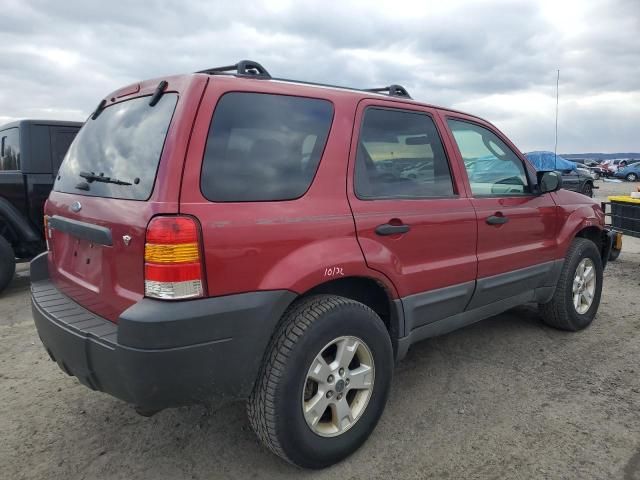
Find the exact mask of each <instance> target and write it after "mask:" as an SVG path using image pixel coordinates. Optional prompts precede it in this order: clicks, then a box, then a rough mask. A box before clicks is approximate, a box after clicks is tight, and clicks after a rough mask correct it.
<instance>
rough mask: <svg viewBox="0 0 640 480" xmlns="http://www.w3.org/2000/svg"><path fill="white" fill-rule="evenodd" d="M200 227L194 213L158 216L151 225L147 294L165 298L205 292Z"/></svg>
mask: <svg viewBox="0 0 640 480" xmlns="http://www.w3.org/2000/svg"><path fill="white" fill-rule="evenodd" d="M203 272H204V269H203V267H202V258H201V255H200V230H199V228H198V224H197V223H196V220H195V219H193V218H191V217H179V216H163V217H155V218H153V219H152V220H151V222H149V225H148V226H147V239H146V243H145V264H144V284H145V295H146V296H147V297H152V298H160V299H164V300H179V299H185V298H196V297H202V296H204V278H203V277H204V275H203Z"/></svg>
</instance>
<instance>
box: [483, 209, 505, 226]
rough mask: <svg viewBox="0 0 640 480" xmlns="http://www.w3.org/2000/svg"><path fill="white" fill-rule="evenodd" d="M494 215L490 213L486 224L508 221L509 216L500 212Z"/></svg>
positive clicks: (502, 223)
mask: <svg viewBox="0 0 640 480" xmlns="http://www.w3.org/2000/svg"><path fill="white" fill-rule="evenodd" d="M497 213H498V214H499V215H498V214H496V215H491V216H489V217H487V224H489V225H504V224H505V223H507V222H508V221H509V217H505V216H504V215H502V214H501V213H500V212H497Z"/></svg>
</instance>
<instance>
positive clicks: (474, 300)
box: [31, 61, 612, 468]
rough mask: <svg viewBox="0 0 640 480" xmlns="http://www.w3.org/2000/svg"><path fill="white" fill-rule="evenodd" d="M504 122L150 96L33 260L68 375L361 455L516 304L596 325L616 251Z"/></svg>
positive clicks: (299, 442) (58, 189) (94, 147)
mask: <svg viewBox="0 0 640 480" xmlns="http://www.w3.org/2000/svg"><path fill="white" fill-rule="evenodd" d="M560 184H561V181H560V179H559V177H558V175H557V174H556V173H553V172H538V173H537V174H536V172H535V171H534V170H533V168H532V167H531V166H530V165H529V164H528V163H527V160H526V159H525V158H524V157H523V155H522V154H521V153H520V152H519V151H518V150H517V149H516V148H515V147H514V146H513V144H512V143H511V142H510V141H509V140H508V139H507V138H506V137H505V136H504V135H503V134H502V133H500V132H499V131H498V130H497V129H496V128H495V127H494V126H493V125H491V124H490V123H488V122H486V121H484V120H482V119H480V118H478V117H475V116H472V115H468V114H464V113H460V112H456V111H453V110H449V109H444V108H440V107H434V106H432V105H427V104H423V103H419V102H416V101H413V100H412V99H411V98H410V97H409V94H408V93H407V91H406V90H405V89H404V88H402V87H401V86H398V85H391V86H389V87H386V88H384V89H371V90H357V89H350V88H342V87H335V86H329V85H319V84H312V83H306V82H297V81H291V80H284V79H276V78H272V77H271V76H270V75H269V74H268V72H267V71H266V70H265V69H264V68H263V67H262V66H260V65H259V64H257V63H255V62H249V61H243V62H240V63H238V64H237V65H234V66H231V67H221V68H213V69H210V70H205V71H202V72H198V73H196V74H191V75H181V76H172V77H167V78H164V79H157V80H150V81H145V82H141V83H136V84H134V85H130V86H127V87H125V88H122V89H121V90H118V91H116V92H114V93H112V94H111V95H109V96H108V97H107V98H105V99H104V100H102V101H101V102H100V104H99V106H98V107H97V109H96V110H95V112H94V113H93V114H92V115H91V117H90V118H89V119H88V120H87V122H86V124H85V125H84V126H83V127H82V129H81V130H80V132H79V134H78V136H77V137H76V139H75V141H74V142H73V144H72V146H71V148H70V150H69V152H68V154H67V156H66V158H65V160H64V162H63V164H62V166H61V168H60V171H59V173H58V176H57V179H56V182H55V186H54V188H53V192H52V193H51V195H50V197H49V200H48V203H47V205H46V210H45V214H46V227H45V228H46V237H47V242H48V252H46V253H44V254H42V255H41V256H39V257H37V259H35V260H34V261H33V262H32V264H31V280H32V302H33V315H34V318H35V323H36V326H37V329H38V332H39V334H40V338H41V339H42V342H43V344H44V346H45V348H46V349H47V351H48V352H49V354H50V356H51V358H52V359H53V360H55V361H56V362H57V363H58V365H59V366H60V368H62V369H63V370H64V371H65V372H67V373H68V374H70V375H73V376H75V377H77V378H78V379H79V380H80V382H82V383H83V384H85V385H86V386H88V387H89V388H91V389H93V390H99V391H102V392H106V393H109V394H111V395H113V396H115V397H117V398H120V399H122V400H124V401H126V402H129V403H131V404H133V405H135V406H136V407H137V408H138V411H139V412H141V413H143V414H151V413H154V412H155V411H158V410H160V409H163V408H167V407H175V406H179V405H185V404H192V403H200V402H206V401H210V400H211V399H212V398H218V397H225V398H228V399H247V401H248V402H247V403H248V414H249V419H250V422H251V425H252V426H253V428H254V430H255V432H256V433H257V435H258V436H259V437H260V438H261V439H262V440H263V441H264V443H265V444H266V445H267V446H268V447H269V448H270V449H271V450H272V451H273V452H274V453H276V454H277V455H279V456H281V457H282V458H284V459H286V460H288V461H289V462H292V463H294V464H297V465H301V466H304V467H309V468H320V467H324V466H327V465H330V464H332V463H334V462H337V461H339V460H341V459H342V458H344V457H346V456H347V455H349V454H350V453H352V452H353V451H355V450H356V449H357V448H358V447H359V446H360V445H361V444H362V443H363V442H364V441H365V440H366V438H367V437H368V435H369V434H370V433H371V431H372V430H373V428H374V427H375V425H376V423H377V422H378V419H379V418H380V416H381V414H382V411H383V409H384V406H385V402H386V399H387V394H388V391H389V386H390V383H391V377H392V372H393V366H394V362H396V361H398V360H400V359H402V358H403V357H404V356H405V355H406V353H407V350H408V349H409V347H410V345H411V344H413V343H414V342H416V341H418V340H421V339H425V338H428V337H433V336H435V335H441V334H444V333H446V332H449V331H451V330H454V329H456V328H460V327H463V326H465V325H469V324H471V323H473V322H476V321H478V320H481V319H484V318H487V317H490V316H492V315H496V314H498V313H500V312H503V311H505V310H507V309H509V308H511V307H514V306H516V305H520V304H524V303H528V302H536V303H538V304H540V311H541V314H542V319H543V320H544V321H545V322H546V323H548V324H549V325H552V326H554V327H558V328H561V329H565V330H579V329H582V328H585V327H586V326H588V325H589V324H590V323H591V321H592V320H593V318H594V316H595V315H596V311H597V309H598V304H599V302H600V294H601V289H602V271H603V267H604V265H605V263H606V259H607V258H608V253H609V250H610V248H611V244H612V234H611V233H610V232H608V231H607V230H606V229H605V228H604V217H603V212H602V210H601V208H600V206H599V205H598V204H597V203H596V202H595V201H593V200H592V199H590V198H587V197H585V196H584V195H580V194H577V193H574V192H569V191H565V190H558V189H559V188H560Z"/></svg>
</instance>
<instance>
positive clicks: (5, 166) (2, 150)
mask: <svg viewBox="0 0 640 480" xmlns="http://www.w3.org/2000/svg"><path fill="white" fill-rule="evenodd" d="M0 170H20V132H19V131H18V129H17V128H9V129H8V130H4V131H3V132H0Z"/></svg>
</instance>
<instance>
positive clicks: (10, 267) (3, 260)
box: [0, 237, 16, 292]
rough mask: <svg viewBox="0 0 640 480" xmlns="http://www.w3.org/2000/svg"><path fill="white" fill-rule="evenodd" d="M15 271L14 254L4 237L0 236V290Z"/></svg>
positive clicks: (7, 283)
mask: <svg viewBox="0 0 640 480" xmlns="http://www.w3.org/2000/svg"><path fill="white" fill-rule="evenodd" d="M15 272H16V255H15V253H13V248H11V245H10V244H9V242H7V240H6V239H5V238H4V237H0V292H2V291H3V290H4V289H5V288H7V285H9V283H10V282H11V279H12V278H13V275H14V274H15Z"/></svg>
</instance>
